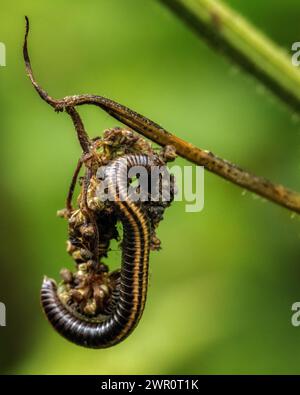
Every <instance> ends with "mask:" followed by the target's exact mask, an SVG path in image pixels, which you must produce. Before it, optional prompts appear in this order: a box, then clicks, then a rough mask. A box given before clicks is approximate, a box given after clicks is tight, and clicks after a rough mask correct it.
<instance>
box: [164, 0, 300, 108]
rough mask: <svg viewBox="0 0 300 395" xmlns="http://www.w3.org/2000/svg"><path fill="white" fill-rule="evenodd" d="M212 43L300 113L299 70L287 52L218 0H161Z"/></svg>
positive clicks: (202, 37) (199, 34) (212, 45)
mask: <svg viewBox="0 0 300 395" xmlns="http://www.w3.org/2000/svg"><path fill="white" fill-rule="evenodd" d="M160 1H161V2H162V3H163V4H165V5H166V6H167V7H169V9H170V10H171V11H173V12H174V13H175V15H177V16H178V17H179V18H180V19H182V20H183V21H184V22H185V23H186V24H187V26H188V27H189V28H190V29H192V30H194V31H195V33H196V34H197V35H198V36H199V37H200V38H201V39H204V40H205V41H206V42H207V43H208V44H209V45H210V46H211V47H213V48H214V49H216V50H217V51H219V52H221V53H223V54H224V55H225V56H227V57H228V58H229V59H231V60H232V61H233V62H234V63H236V64H237V65H239V66H240V67H241V68H242V69H243V70H245V71H247V72H248V73H249V74H250V75H252V76H254V77H256V78H257V79H258V80H259V81H260V82H261V83H262V84H263V85H264V86H266V87H267V88H268V89H269V90H270V91H272V92H273V93H274V94H275V95H276V96H277V97H279V98H280V99H281V100H282V101H283V102H284V103H285V104H286V105H288V106H289V107H290V108H291V109H292V111H293V112H296V113H300V72H299V70H298V69H297V68H296V67H294V66H293V65H292V63H291V59H290V58H289V57H288V56H287V54H286V53H285V52H284V51H283V50H282V48H280V47H279V46H277V45H276V44H275V43H274V42H272V41H271V40H270V39H269V38H268V37H266V36H265V35H264V34H263V33H262V32H260V31H258V30H257V28H256V27H254V26H253V25H251V24H250V23H249V22H248V21H246V20H245V19H244V18H243V17H242V16H241V15H239V14H238V13H237V12H235V11H233V10H232V9H231V8H230V7H229V6H228V5H225V4H224V3H223V2H221V1H218V0H160Z"/></svg>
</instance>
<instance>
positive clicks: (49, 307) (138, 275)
mask: <svg viewBox="0 0 300 395" xmlns="http://www.w3.org/2000/svg"><path fill="white" fill-rule="evenodd" d="M133 166H142V167H144V168H145V169H147V170H150V160H149V156H147V155H141V154H140V155H137V154H136V155H125V156H121V157H119V158H117V159H114V160H113V161H112V162H111V163H110V164H108V165H107V166H106V170H105V177H106V179H107V181H108V183H107V185H108V189H109V190H110V191H111V192H112V193H113V194H114V196H113V198H114V199H113V202H112V204H113V205H114V207H115V210H116V213H117V215H118V218H119V220H120V221H121V222H122V226H123V240H122V262H121V270H120V275H119V276H120V277H119V281H118V282H117V284H118V288H117V289H114V295H115V297H114V298H113V301H112V302H111V306H109V307H110V309H108V310H110V312H109V313H106V314H102V315H101V317H100V318H99V317H96V318H93V319H90V318H89V317H86V316H85V315H84V314H80V313H78V312H74V311H73V310H72V309H71V307H70V306H68V305H67V303H64V302H63V301H62V300H61V298H60V297H59V295H58V292H57V291H58V289H57V286H56V283H55V282H54V280H51V279H49V278H47V277H45V278H44V280H43V283H42V288H41V303H42V308H43V310H44V312H45V314H46V316H47V318H48V320H49V322H50V323H51V325H52V326H53V327H54V328H55V329H56V331H57V332H59V333H60V334H61V335H62V336H64V337H65V338H66V339H68V340H70V341H72V342H74V343H76V344H77V345H80V346H85V347H90V348H106V347H110V346H113V345H115V344H117V343H119V342H121V341H122V340H124V339H125V338H126V337H127V336H128V335H129V334H130V333H131V332H132V330H133V329H134V328H135V327H136V325H137V323H138V322H139V320H140V318H141V315H142V313H143V310H144V306H145V302H146V296H147V286H148V265H149V251H150V233H151V224H150V221H149V217H148V215H147V213H146V211H145V210H144V208H143V205H142V204H140V203H137V202H134V201H132V200H131V198H130V195H129V196H127V197H126V198H125V199H121V198H120V196H121V195H122V194H123V192H124V189H125V188H127V181H126V183H124V181H122V180H124V177H122V175H123V176H124V172H125V173H126V172H127V171H128V169H130V168H131V167H133ZM126 174H127V173H126ZM113 186H115V188H113Z"/></svg>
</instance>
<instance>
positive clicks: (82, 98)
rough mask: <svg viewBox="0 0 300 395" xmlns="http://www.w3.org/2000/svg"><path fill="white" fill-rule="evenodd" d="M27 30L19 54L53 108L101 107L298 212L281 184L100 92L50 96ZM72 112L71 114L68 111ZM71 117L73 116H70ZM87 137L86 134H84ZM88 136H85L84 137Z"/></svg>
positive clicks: (298, 199)
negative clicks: (34, 64) (36, 72)
mask: <svg viewBox="0 0 300 395" xmlns="http://www.w3.org/2000/svg"><path fill="white" fill-rule="evenodd" d="M28 32H29V21H28V18H26V34H25V41H24V47H23V55H24V60H25V65H26V71H27V74H28V76H29V78H30V80H31V82H32V84H33V86H34V88H35V89H36V91H37V92H38V94H39V95H40V97H41V98H42V99H43V100H44V101H46V102H47V103H48V104H50V105H51V106H52V107H53V108H54V109H55V111H64V110H66V111H67V112H68V113H69V114H70V112H71V113H72V110H71V111H70V108H74V107H75V106H80V105H84V104H90V105H91V104H92V105H96V106H98V107H100V108H102V109H103V110H104V111H106V112H107V113H108V114H110V115H111V116H112V117H114V118H115V119H117V120H119V121H120V122H122V123H124V124H125V125H127V126H129V127H130V128H132V129H134V130H135V131H137V132H139V133H140V134H142V135H143V136H145V137H147V138H149V139H150V140H152V141H154V142H155V143H157V144H159V145H161V146H166V145H172V146H174V148H175V149H176V152H177V154H178V155H180V156H181V157H183V158H185V159H187V160H188V161H190V162H192V163H195V164H197V165H200V166H204V167H205V169H207V170H209V171H210V172H212V173H214V174H217V175H218V176H220V177H222V178H224V179H226V180H228V181H230V182H232V183H234V184H236V185H238V186H240V187H242V188H244V189H247V190H249V191H252V192H254V193H256V194H258V195H260V196H262V197H264V198H266V199H268V200H270V201H272V202H274V203H276V204H278V205H280V206H283V207H286V208H288V209H289V210H291V211H294V212H296V213H300V194H299V193H297V192H295V191H292V190H290V189H287V188H285V187H284V186H283V185H280V184H273V183H272V182H270V181H268V180H266V179H265V178H262V177H258V176H255V175H253V174H251V173H249V172H247V171H245V170H243V169H241V168H240V167H238V166H236V165H234V164H232V163H230V162H228V161H227V160H225V159H221V158H219V157H217V156H215V155H214V154H213V153H212V152H210V151H206V150H203V149H200V148H198V147H196V146H194V145H192V144H190V143H188V142H186V141H184V140H182V139H180V138H179V137H177V136H174V135H173V134H171V133H169V132H168V131H166V130H165V129H164V128H162V127H161V126H159V125H158V124H156V123H154V122H153V121H151V120H150V119H148V118H146V117H144V116H143V115H140V114H138V113H137V112H135V111H133V110H131V109H129V108H128V107H125V106H123V105H122V104H119V103H117V102H115V101H113V100H110V99H107V98H105V97H102V96H96V95H74V96H67V97H65V98H63V99H59V100H57V99H53V98H52V97H51V96H49V95H48V93H47V92H46V91H45V90H43V89H42V88H41V87H40V86H39V85H38V83H37V82H36V80H35V78H34V76H33V72H32V68H31V63H30V59H29V55H28V48H27V38H28ZM70 115H72V114H70ZM73 121H74V118H73ZM77 133H79V136H78V138H79V140H80V143H81V146H82V148H83V149H84V147H83V141H85V137H84V136H82V133H85V132H84V128H82V130H80V128H79V130H77ZM86 138H87V139H88V137H87V136H86ZM88 140H89V139H88Z"/></svg>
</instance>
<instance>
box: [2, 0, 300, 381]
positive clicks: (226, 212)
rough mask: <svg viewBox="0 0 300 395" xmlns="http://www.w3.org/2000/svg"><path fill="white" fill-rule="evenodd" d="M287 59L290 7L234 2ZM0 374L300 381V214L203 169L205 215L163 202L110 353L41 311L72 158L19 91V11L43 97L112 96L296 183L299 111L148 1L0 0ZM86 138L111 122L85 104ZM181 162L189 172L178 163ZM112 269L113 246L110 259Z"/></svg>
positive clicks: (55, 267) (73, 144) (58, 122)
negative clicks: (123, 327)
mask: <svg viewBox="0 0 300 395" xmlns="http://www.w3.org/2000/svg"><path fill="white" fill-rule="evenodd" d="M228 3H229V4H231V5H232V6H233V7H235V8H236V9H237V10H239V11H240V12H241V13H242V14H243V15H245V16H247V17H248V18H249V19H250V20H251V21H252V22H253V23H255V24H256V25H257V26H258V27H259V28H260V29H261V30H263V31H264V32H265V33H267V34H268V35H269V36H270V37H271V38H273V39H274V40H275V41H276V42H278V43H279V44H280V45H281V46H282V48H285V49H286V51H290V48H291V45H292V43H293V42H294V41H300V27H299V18H300V3H299V0H286V1H285V2H284V3H283V2H282V1H280V0H263V1H261V0H259V1H258V0H256V1H254V0H247V1H240V0H231V1H228ZM0 15H1V23H0V41H2V42H4V43H5V44H6V48H7V67H1V68H0V81H1V82H0V84H1V90H0V119H1V123H0V125H1V145H0V146H1V159H0V160H1V184H0V185H1V194H0V199H1V221H0V223H1V262H0V301H1V302H4V303H5V304H6V307H7V327H5V328H4V327H1V328H0V371H1V372H2V373H20V374H39V373H43V374H52V373H58V374H64V373H72V374H85V373H89V374H125V373H127V374H141V373H144V374H179V373H185V374H189V373H190V374H193V373H194V374H195V373H300V327H299V328H295V327H293V326H292V325H291V315H292V312H291V305H292V304H293V303H294V302H296V301H299V300H300V247H299V245H300V222H299V217H294V216H291V214H290V213H289V212H288V211H287V210H284V209H282V208H280V207H277V206H275V205H273V204H271V203H268V202H265V201H263V200H262V199H260V198H256V197H255V196H253V195H252V194H251V193H244V192H243V191H242V190H241V189H239V188H237V187H235V186H233V185H231V184H229V183H227V182H225V181H223V180H222V179H219V178H217V177H216V176H214V175H211V174H209V173H205V208H204V210H203V211H202V212H199V213H186V212H185V210H184V205H185V203H184V202H183V203H175V204H173V206H172V207H171V208H170V209H169V210H168V211H167V213H166V216H165V221H163V223H162V224H161V226H160V229H159V236H160V238H161V239H162V243H163V249H162V251H161V252H159V253H152V256H151V262H150V263H151V277H150V289H149V296H148V301H147V306H146V309H145V313H144V315H143V318H142V320H141V322H140V324H139V326H138V328H137V329H136V330H135V331H134V333H133V334H132V335H131V336H130V337H129V338H128V339H127V340H126V341H125V342H123V343H122V344H120V345H118V346H116V347H114V348H111V349H105V350H96V351H95V350H88V349H83V348H80V347H77V346H75V345H73V344H71V343H68V342H67V341H65V340H64V339H63V338H61V337H60V336H58V335H57V334H56V333H55V332H54V331H53V330H52V328H51V327H50V326H49V325H48V323H47V322H46V320H45V318H44V316H43V314H42V312H41V309H40V306H39V289H40V285H41V280H42V276H43V275H44V274H47V275H49V276H50V277H54V278H56V279H58V277H59V275H58V273H59V270H60V268H61V267H63V266H66V267H68V268H72V267H73V263H72V260H71V259H70V257H68V255H67V254H66V252H65V239H66V236H67V226H66V223H65V222H64V221H63V220H61V219H59V218H57V217H56V210H57V209H60V208H62V207H63V206H64V201H65V196H66V191H67V187H68V185H69V181H70V177H71V174H72V171H73V169H74V166H75V164H76V161H77V158H78V157H79V155H80V149H79V145H78V143H77V141H76V138H75V135H74V131H73V127H72V124H71V121H70V119H69V118H68V116H67V115H66V114H59V115H58V114H55V113H54V111H53V110H52V109H51V108H50V107H49V106H47V105H46V104H45V103H43V102H42V101H41V100H40V99H39V97H38V95H37V94H36V92H35V91H34V90H33V88H32V87H31V85H30V83H29V81H28V79H27V77H26V75H25V70H24V65H23V61H22V51H21V49H22V42H23V33H24V15H28V16H29V18H30V21H31V35H30V40H29V48H30V53H31V57H32V63H33V68H34V70H35V74H36V77H37V79H38V81H39V82H40V83H41V84H42V86H44V88H45V89H47V90H48V92H49V93H50V94H51V95H53V96H54V97H63V96H66V95H69V94H75V93H95V94H101V95H104V96H107V97H110V98H112V99H115V100H117V101H119V102H121V103H123V104H126V105H128V106H129V107H131V108H133V109H135V110H137V111H139V112H140V113H142V114H144V115H146V116H148V117H149V118H151V119H153V120H155V121H156V122H159V123H161V124H162V125H163V126H165V127H166V128H167V129H168V130H170V131H172V132H174V133H176V134H177V135H178V136H180V137H182V138H184V139H186V140H188V141H190V142H192V143H194V144H196V145H198V146H200V147H202V148H206V149H210V150H212V151H213V152H215V153H216V154H217V155H219V156H221V157H225V158H227V159H229V160H231V161H233V162H236V163H238V164H240V165H241V166H243V167H245V168H247V169H249V170H251V171H252V172H255V173H257V174H258V175H263V176H266V177H268V178H270V179H271V180H274V181H277V182H282V183H284V184H286V185H287V186H289V187H291V188H293V189H298V190H300V183H299V171H300V164H299V153H300V124H299V120H298V118H297V117H296V116H295V115H293V114H291V113H290V112H289V111H288V110H287V109H285V108H284V107H282V105H281V104H280V103H279V102H278V101H277V100H276V99H274V98H273V97H272V96H271V95H270V94H268V93H266V92H264V90H263V89H262V88H261V87H260V86H259V85H258V84H257V82H256V81H253V80H252V79H251V78H250V77H249V76H246V75H244V74H243V73H242V72H240V71H239V70H238V69H236V68H235V67H234V66H232V65H230V64H228V63H227V62H226V61H225V60H224V59H222V58H221V57H220V56H219V55H218V54H215V53H214V52H213V51H212V50H211V49H209V48H207V47H206V45H205V44H203V43H202V42H201V41H199V40H198V38H197V37H195V36H194V35H193V33H192V32H190V31H189V30H188V29H187V28H186V27H185V26H184V25H183V24H182V23H181V22H180V21H179V20H177V19H176V17H175V16H173V15H172V14H171V13H170V12H169V11H168V10H167V9H165V8H164V7H163V6H161V5H160V4H159V2H158V1H155V0H143V1H141V0H101V1H99V0H88V1H85V2H83V1H79V0H74V1H66V0H59V1H58V0H53V1H47V2H46V1H40V2H37V1H33V0H31V1H20V0H16V1H10V2H2V4H1V13H0ZM80 113H81V114H82V116H83V118H84V120H85V123H86V127H87V129H88V131H89V132H90V134H91V135H92V136H95V135H99V134H101V133H102V131H103V130H104V129H105V128H107V127H112V126H115V125H116V124H117V123H116V121H115V120H113V119H111V118H110V117H109V116H108V115H106V114H104V113H102V112H101V111H100V110H99V109H95V108H89V107H88V108H81V109H80ZM177 163H179V164H186V162H185V161H183V160H178V161H177ZM111 259H112V261H113V262H115V263H116V262H118V261H119V259H120V252H119V251H114V252H112V254H111Z"/></svg>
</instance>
